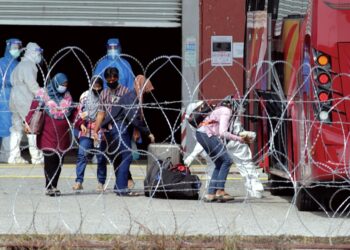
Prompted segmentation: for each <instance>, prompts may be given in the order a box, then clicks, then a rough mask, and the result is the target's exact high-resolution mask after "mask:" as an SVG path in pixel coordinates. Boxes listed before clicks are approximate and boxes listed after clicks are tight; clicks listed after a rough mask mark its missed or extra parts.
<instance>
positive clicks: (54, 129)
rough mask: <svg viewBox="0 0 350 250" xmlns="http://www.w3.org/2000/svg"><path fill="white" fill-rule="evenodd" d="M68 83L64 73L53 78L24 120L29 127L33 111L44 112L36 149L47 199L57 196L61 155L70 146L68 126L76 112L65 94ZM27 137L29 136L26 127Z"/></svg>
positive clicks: (68, 95) (69, 98) (38, 95)
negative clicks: (40, 155) (41, 161)
mask: <svg viewBox="0 0 350 250" xmlns="http://www.w3.org/2000/svg"><path fill="white" fill-rule="evenodd" d="M67 86H68V79H67V76H66V75H65V74H63V73H58V74H56V75H55V76H54V77H53V78H52V80H51V81H50V82H49V84H48V85H47V89H45V88H41V89H39V91H38V92H37V94H36V95H35V98H34V100H33V101H32V104H31V107H30V111H29V113H28V115H27V116H26V122H27V124H29V121H30V120H31V118H32V116H33V113H34V111H35V109H36V108H37V107H38V106H40V107H42V108H43V109H44V111H45V112H44V126H43V129H42V131H41V133H40V134H39V135H38V136H37V147H38V148H39V149H41V150H43V152H44V174H45V179H46V184H45V188H46V195H49V196H59V195H60V194H61V192H60V190H58V189H57V183H58V179H59V176H60V173H61V167H62V164H63V158H64V154H65V152H66V151H67V149H69V148H70V146H71V139H70V138H71V126H70V122H72V121H74V119H75V116H76V110H75V109H74V108H73V107H72V96H71V95H70V93H69V92H68V91H67ZM25 132H26V133H30V129H29V126H28V125H26V128H25Z"/></svg>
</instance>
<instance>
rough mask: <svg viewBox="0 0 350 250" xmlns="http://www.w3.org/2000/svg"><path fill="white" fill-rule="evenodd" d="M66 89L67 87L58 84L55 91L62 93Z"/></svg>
mask: <svg viewBox="0 0 350 250" xmlns="http://www.w3.org/2000/svg"><path fill="white" fill-rule="evenodd" d="M66 90H67V87H65V86H62V85H59V86H58V88H57V92H58V93H61V94H63V93H64V92H66Z"/></svg>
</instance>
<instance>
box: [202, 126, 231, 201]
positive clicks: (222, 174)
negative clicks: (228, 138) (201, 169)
mask: <svg viewBox="0 0 350 250" xmlns="http://www.w3.org/2000/svg"><path fill="white" fill-rule="evenodd" d="M196 138H197V141H198V142H199V143H200V144H201V145H202V147H203V148H204V150H205V152H207V154H208V155H209V156H210V158H211V159H212V161H213V162H214V164H215V168H214V171H213V175H212V176H211V179H210V183H209V188H208V194H215V193H216V191H217V190H220V189H225V183H226V178H227V175H228V172H229V170H230V167H231V165H232V163H233V161H232V159H231V157H230V155H229V154H228V152H227V149H226V147H225V145H224V144H223V142H222V141H221V140H220V139H219V138H218V137H217V136H211V137H209V136H208V135H207V134H206V133H202V132H198V131H197V132H196Z"/></svg>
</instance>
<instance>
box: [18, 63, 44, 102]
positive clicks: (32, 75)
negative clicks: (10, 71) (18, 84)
mask: <svg viewBox="0 0 350 250" xmlns="http://www.w3.org/2000/svg"><path fill="white" fill-rule="evenodd" d="M34 67H36V66H34ZM22 69H23V72H22V73H23V78H24V82H25V84H26V85H27V87H28V89H29V91H30V92H31V93H32V94H33V95H35V94H36V93H37V92H38V90H39V88H40V87H39V84H38V82H37V80H36V77H37V70H35V69H33V68H31V67H23V68H22Z"/></svg>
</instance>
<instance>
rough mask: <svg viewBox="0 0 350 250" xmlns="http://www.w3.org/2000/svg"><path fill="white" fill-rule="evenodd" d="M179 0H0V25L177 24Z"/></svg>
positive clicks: (169, 25)
mask: <svg viewBox="0 0 350 250" xmlns="http://www.w3.org/2000/svg"><path fill="white" fill-rule="evenodd" d="M181 7H182V0H95V1H92V0H84V1H74V0H46V1H45V0H9V1H4V0H0V25H63V26H119V27H180V26H181V12H182V11H181Z"/></svg>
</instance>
